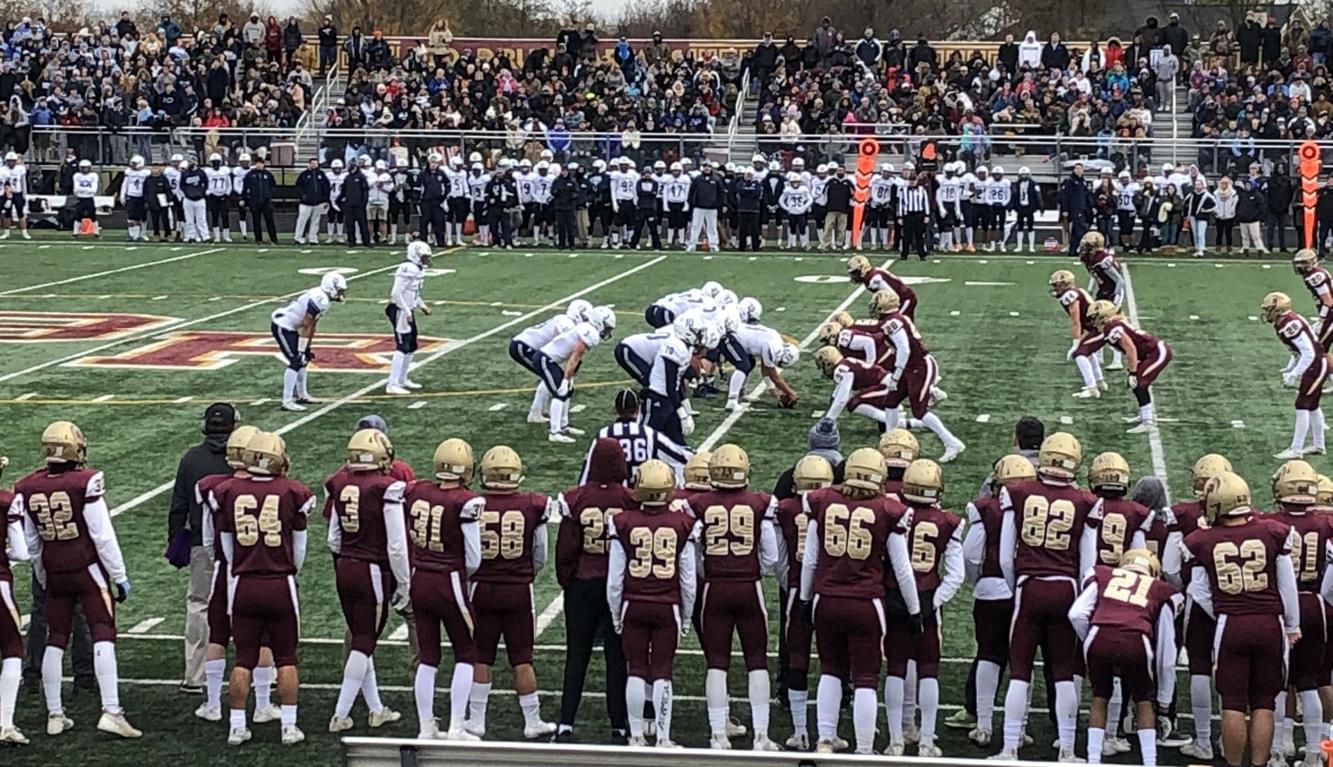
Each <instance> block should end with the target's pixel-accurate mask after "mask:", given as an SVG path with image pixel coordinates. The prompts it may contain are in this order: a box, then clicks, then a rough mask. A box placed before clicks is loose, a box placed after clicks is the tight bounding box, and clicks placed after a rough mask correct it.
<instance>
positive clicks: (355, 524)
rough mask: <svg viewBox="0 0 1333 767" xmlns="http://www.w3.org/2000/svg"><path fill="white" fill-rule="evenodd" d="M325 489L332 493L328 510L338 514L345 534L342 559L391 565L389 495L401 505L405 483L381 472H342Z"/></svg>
mask: <svg viewBox="0 0 1333 767" xmlns="http://www.w3.org/2000/svg"><path fill="white" fill-rule="evenodd" d="M344 468H345V467H344ZM395 485H396V487H395ZM391 488H392V489H391ZM324 489H325V491H326V492H327V493H328V499H327V501H326V502H325V504H324V507H325V508H331V509H332V511H333V513H334V514H337V515H338V528H339V530H341V531H342V550H341V552H340V553H339V556H343V557H351V558H352V559H357V560H361V561H363V562H375V563H377V564H388V562H389V534H388V531H387V529H386V528H385V526H384V499H385V493H386V492H387V493H389V496H390V497H391V498H394V499H396V500H397V501H400V502H401V501H402V499H403V496H404V494H405V493H406V486H405V485H404V483H403V481H402V480H399V479H395V478H394V477H393V476H392V475H391V474H380V473H379V472H377V471H342V470H339V471H336V472H334V473H333V476H331V477H329V478H328V480H327V481H325V482H324Z"/></svg>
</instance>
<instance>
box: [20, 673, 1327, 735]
mask: <svg viewBox="0 0 1333 767" xmlns="http://www.w3.org/2000/svg"><path fill="white" fill-rule="evenodd" d="M5 662H6V663H8V662H9V661H5ZM0 679H2V677H0ZM1299 695H1300V700H1301V717H1302V718H1303V720H1304V728H1305V748H1306V750H1307V751H1309V752H1311V753H1316V754H1317V753H1319V741H1320V740H1321V739H1322V738H1323V730H1324V704H1323V701H1321V700H1320V699H1319V690H1301V691H1300V693H1299Z"/></svg>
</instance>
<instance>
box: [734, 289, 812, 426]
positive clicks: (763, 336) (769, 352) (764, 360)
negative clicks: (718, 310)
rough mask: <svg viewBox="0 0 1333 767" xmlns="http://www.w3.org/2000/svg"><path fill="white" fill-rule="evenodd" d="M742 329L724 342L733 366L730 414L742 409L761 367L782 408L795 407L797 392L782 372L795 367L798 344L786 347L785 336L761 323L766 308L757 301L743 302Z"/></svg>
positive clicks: (740, 310) (744, 300) (787, 344)
mask: <svg viewBox="0 0 1333 767" xmlns="http://www.w3.org/2000/svg"><path fill="white" fill-rule="evenodd" d="M738 310H739V312H740V320H741V322H740V325H739V326H738V327H737V328H736V329H735V330H734V331H732V332H731V333H729V334H728V335H727V338H726V339H725V340H723V342H722V343H723V353H724V354H725V355H726V357H727V359H728V360H729V361H730V362H731V364H732V365H733V366H734V368H735V369H734V370H732V371H731V380H730V381H729V382H728V388H727V405H726V409H727V410H735V409H737V408H739V407H740V405H741V393H742V392H744V391H745V381H746V379H747V378H749V376H750V372H751V371H753V370H754V366H755V363H756V362H758V363H759V368H760V371H761V372H762V373H763V375H764V377H765V378H767V379H768V380H769V382H770V383H771V384H772V385H773V388H774V389H776V390H777V392H778V400H779V401H780V402H781V403H782V406H783V407H792V406H794V405H795V404H796V392H795V391H794V390H793V389H792V388H791V384H789V383H787V381H786V379H785V378H783V377H782V368H786V367H791V366H792V365H794V364H796V360H797V358H799V357H800V349H798V348H797V346H796V344H791V343H787V342H786V341H784V340H783V338H782V334H780V333H778V331H776V330H774V329H773V328H770V327H768V326H766V325H762V324H760V322H759V319H760V317H762V316H763V313H764V307H763V305H762V304H760V303H759V299H757V298H744V299H741V302H740V304H739V306H738Z"/></svg>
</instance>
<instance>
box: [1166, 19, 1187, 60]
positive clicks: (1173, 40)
mask: <svg viewBox="0 0 1333 767" xmlns="http://www.w3.org/2000/svg"><path fill="white" fill-rule="evenodd" d="M1170 18H1171V20H1170V23H1168V24H1167V25H1166V29H1163V30H1162V42H1163V43H1165V44H1166V45H1169V46H1171V52H1172V53H1174V54H1176V56H1179V55H1180V54H1182V53H1184V52H1185V45H1186V43H1188V42H1189V39H1190V35H1189V32H1186V31H1185V28H1184V27H1182V26H1180V14H1178V13H1173V14H1171V17H1170Z"/></svg>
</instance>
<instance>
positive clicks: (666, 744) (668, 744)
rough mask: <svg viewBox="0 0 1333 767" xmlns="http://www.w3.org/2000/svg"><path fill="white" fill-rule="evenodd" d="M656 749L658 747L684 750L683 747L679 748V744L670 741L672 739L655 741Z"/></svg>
mask: <svg viewBox="0 0 1333 767" xmlns="http://www.w3.org/2000/svg"><path fill="white" fill-rule="evenodd" d="M657 747H658V748H684V747H683V746H681V745H680V744H679V743H677V742H676V741H674V740H672V739H670V738H658V739H657Z"/></svg>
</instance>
